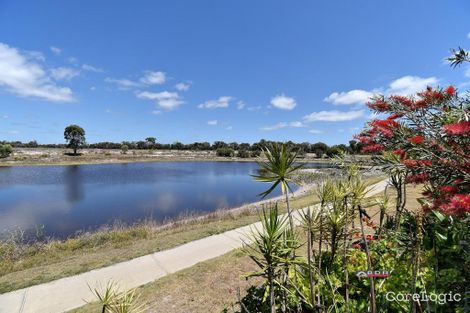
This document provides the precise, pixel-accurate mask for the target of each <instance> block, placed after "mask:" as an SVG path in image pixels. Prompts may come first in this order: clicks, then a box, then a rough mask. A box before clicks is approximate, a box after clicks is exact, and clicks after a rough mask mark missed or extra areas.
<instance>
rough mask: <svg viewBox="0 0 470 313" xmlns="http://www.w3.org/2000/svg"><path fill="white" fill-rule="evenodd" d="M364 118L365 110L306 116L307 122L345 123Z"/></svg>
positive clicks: (318, 113) (317, 113)
mask: <svg viewBox="0 0 470 313" xmlns="http://www.w3.org/2000/svg"><path fill="white" fill-rule="evenodd" d="M362 116H364V111H363V110H357V111H346V112H342V111H336V110H333V111H320V112H313V113H311V114H309V115H306V116H304V120H305V121H306V122H344V121H351V120H355V119H358V118H360V117H362Z"/></svg>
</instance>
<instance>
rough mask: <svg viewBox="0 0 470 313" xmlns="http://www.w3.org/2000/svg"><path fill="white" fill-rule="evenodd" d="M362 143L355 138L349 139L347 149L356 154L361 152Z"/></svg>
mask: <svg viewBox="0 0 470 313" xmlns="http://www.w3.org/2000/svg"><path fill="white" fill-rule="evenodd" d="M363 146H364V145H363V144H362V143H360V142H359V141H356V140H350V141H349V150H350V152H351V153H352V154H358V153H360V152H361V150H362V147H363Z"/></svg>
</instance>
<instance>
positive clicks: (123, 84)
mask: <svg viewBox="0 0 470 313" xmlns="http://www.w3.org/2000/svg"><path fill="white" fill-rule="evenodd" d="M104 81H105V82H107V83H112V84H116V85H117V86H118V88H119V89H129V88H133V87H139V86H140V84H139V83H136V82H134V81H132V80H129V79H116V78H110V77H106V78H105V79H104Z"/></svg>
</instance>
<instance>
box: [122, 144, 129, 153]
mask: <svg viewBox="0 0 470 313" xmlns="http://www.w3.org/2000/svg"><path fill="white" fill-rule="evenodd" d="M128 150H129V146H128V145H122V146H121V152H122V154H127V151H128Z"/></svg>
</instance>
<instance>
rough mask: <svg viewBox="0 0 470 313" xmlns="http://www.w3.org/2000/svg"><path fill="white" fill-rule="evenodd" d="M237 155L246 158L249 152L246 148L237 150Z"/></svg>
mask: <svg viewBox="0 0 470 313" xmlns="http://www.w3.org/2000/svg"><path fill="white" fill-rule="evenodd" d="M237 157H239V158H242V159H246V158H249V157H250V152H249V151H247V150H238V153H237Z"/></svg>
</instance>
